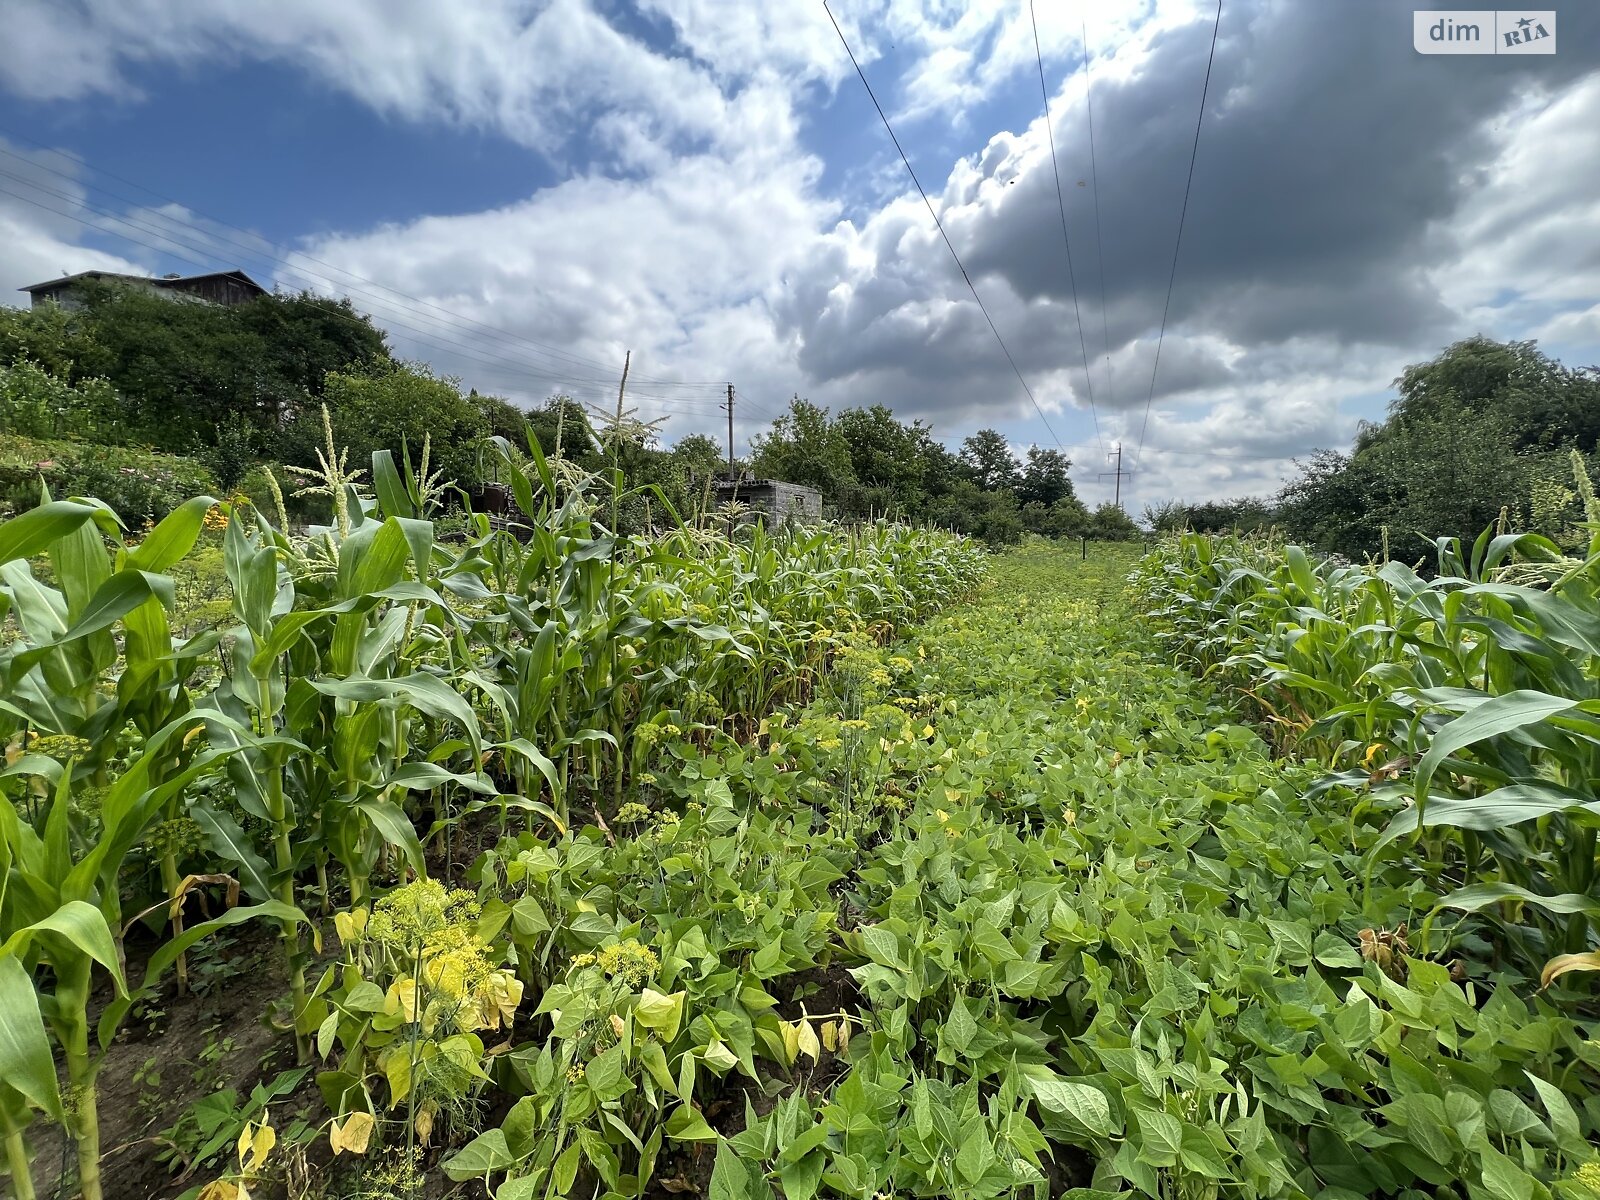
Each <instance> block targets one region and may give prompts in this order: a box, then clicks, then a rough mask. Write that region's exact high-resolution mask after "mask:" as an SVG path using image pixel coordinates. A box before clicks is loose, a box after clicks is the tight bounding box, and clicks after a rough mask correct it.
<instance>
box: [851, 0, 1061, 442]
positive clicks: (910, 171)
mask: <svg viewBox="0 0 1600 1200" xmlns="http://www.w3.org/2000/svg"><path fill="white" fill-rule="evenodd" d="M822 11H823V12H825V13H827V14H828V20H829V21H830V22H832V23H833V31H834V32H835V33H837V34H838V35H839V41H840V42H841V43H842V44H843V46H844V52H845V53H846V54H848V55H849V56H850V63H851V65H852V66H854V67H855V69H856V74H857V75H858V76H860V77H861V86H862V87H864V88H866V89H867V98H868V99H869V100H871V101H872V107H873V108H875V109H877V110H878V119H879V120H881V121H882V122H883V127H884V129H885V130H887V131H888V134H889V140H890V141H891V142H893V143H894V148H895V149H896V150H898V151H899V152H900V161H901V162H903V163H905V165H906V173H907V174H909V175H910V176H911V182H912V183H914V184H915V185H916V188H917V192H918V193H919V194H920V195H921V196H922V202H923V203H924V204H926V205H927V206H928V213H929V215H931V216H932V217H933V223H934V226H935V227H936V228H937V229H938V230H939V236H940V237H942V238H943V239H944V244H945V248H946V249H948V250H949V251H950V257H951V258H953V259H955V261H956V269H957V270H958V271H960V272H961V278H962V279H963V280H965V281H966V284H967V290H968V291H970V292H971V293H972V298H973V299H974V300H976V301H977V302H978V311H979V312H981V313H983V319H984V320H985V321H987V322H989V330H990V332H991V333H993V334H994V340H995V341H997V342H999V343H1000V351H1001V353H1003V354H1004V355H1005V356H1006V361H1007V362H1008V363H1010V364H1011V370H1012V371H1013V372H1014V373H1015V374H1016V377H1017V382H1018V383H1020V384H1021V385H1022V390H1023V392H1024V393H1025V394H1026V395H1027V397H1028V403H1030V404H1032V405H1033V411H1034V412H1036V413H1038V414H1039V420H1041V421H1043V422H1044V427H1045V429H1046V430H1047V431H1048V432H1049V434H1050V438H1051V440H1052V441H1054V442H1055V444H1056V447H1057V448H1058V449H1060V450H1063V451H1064V450H1065V449H1066V447H1065V446H1063V445H1062V444H1061V439H1060V438H1058V437H1056V431H1055V430H1054V429H1053V428H1051V426H1050V418H1049V417H1047V416H1045V415H1044V409H1042V408H1040V407H1039V401H1038V400H1037V399H1035V398H1034V395H1033V389H1032V388H1031V387H1029V386H1028V381H1027V380H1026V379H1024V378H1023V377H1022V368H1021V367H1019V366H1017V360H1016V359H1015V358H1013V357H1012V355H1011V350H1010V349H1009V348H1008V347H1007V346H1006V340H1005V338H1003V337H1001V336H1000V329H999V327H998V326H996V325H995V323H994V318H993V317H992V316H990V315H989V309H988V306H987V305H985V304H984V302H983V297H982V296H980V295H978V289H977V288H976V287H974V286H973V283H972V276H970V275H968V274H967V268H966V267H965V266H964V265H963V264H962V262H961V256H960V255H959V254H957V253H956V248H955V244H954V243H953V242H951V241H950V235H949V234H948V233H946V232H945V231H944V222H943V221H941V220H940V219H939V213H938V210H937V209H935V208H934V207H933V201H932V200H929V199H928V193H927V191H926V190H925V189H924V188H923V186H922V181H921V180H920V179H918V178H917V172H916V170H915V169H914V168H913V167H912V166H911V160H910V159H909V158H907V157H906V152H905V150H904V149H903V148H902V147H901V145H900V139H899V138H897V137H896V136H895V134H894V127H893V126H891V125H890V124H889V118H888V116H887V115H886V114H885V113H884V111H883V105H881V104H879V103H878V97H877V96H876V95H875V94H874V93H873V90H872V85H871V84H870V83H868V82H867V75H866V72H865V71H863V70H862V69H861V64H860V63H859V62H857V61H856V54H855V51H854V50H852V49H850V42H849V39H848V38H846V37H845V36H844V30H843V29H840V28H839V22H838V21H837V20H835V19H834V15H833V10H832V9H831V8H829V7H828V0H822Z"/></svg>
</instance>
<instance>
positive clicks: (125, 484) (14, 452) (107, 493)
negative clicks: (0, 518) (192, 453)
mask: <svg viewBox="0 0 1600 1200" xmlns="http://www.w3.org/2000/svg"><path fill="white" fill-rule="evenodd" d="M41 484H42V485H44V486H47V487H48V488H49V489H50V494H51V495H52V496H55V497H58V498H65V497H67V496H94V497H95V498H97V499H99V500H103V501H105V502H106V503H107V504H109V505H110V506H111V508H112V509H113V510H114V511H115V512H116V513H117V515H118V516H120V517H121V518H122V520H123V523H124V524H126V525H127V526H128V527H129V528H130V529H133V528H137V527H138V526H139V525H142V524H143V523H144V522H145V521H159V520H160V519H161V518H162V517H164V516H166V515H167V514H168V513H169V512H171V511H172V510H173V509H174V508H176V507H177V506H178V505H179V504H181V503H183V501H185V500H187V499H188V498H189V497H190V496H195V495H199V494H202V493H215V492H216V491H217V483H216V480H215V479H214V478H213V477H212V474H211V472H210V471H208V470H207V469H206V468H205V466H204V465H202V464H201V463H199V462H197V461H196V460H194V459H192V458H183V457H180V456H178V455H173V454H157V453H154V452H152V451H147V450H130V449H126V448H124V447H120V446H96V445H93V444H91V443H88V442H70V441H60V440H50V441H47V440H42V439H34V438H26V437H15V436H11V435H8V434H0V513H3V514H12V513H19V512H24V511H26V510H27V509H30V508H33V507H34V506H36V505H37V504H38V503H39V500H40V495H41Z"/></svg>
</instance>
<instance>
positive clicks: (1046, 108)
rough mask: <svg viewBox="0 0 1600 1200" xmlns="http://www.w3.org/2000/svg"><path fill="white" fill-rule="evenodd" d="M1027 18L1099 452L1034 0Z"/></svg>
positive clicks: (1097, 423) (1086, 346)
mask: <svg viewBox="0 0 1600 1200" xmlns="http://www.w3.org/2000/svg"><path fill="white" fill-rule="evenodd" d="M1028 20H1029V22H1030V23H1032V25H1033V56H1034V60H1035V61H1036V62H1037V63H1038V64H1039V94H1040V95H1041V96H1042V97H1044V131H1045V134H1046V135H1047V136H1048V137H1049V139H1050V169H1051V170H1052V171H1053V172H1055V177H1056V206H1057V207H1058V208H1059V209H1060V210H1061V244H1062V245H1063V246H1064V247H1066V251H1067V280H1068V282H1070V283H1071V284H1072V312H1073V315H1074V316H1075V317H1076V318H1077V320H1078V348H1079V349H1080V350H1082V351H1083V383H1084V387H1085V388H1086V389H1087V390H1088V393H1089V414H1090V416H1092V417H1093V418H1094V440H1095V441H1096V442H1098V443H1099V444H1100V453H1102V454H1104V453H1105V450H1106V443H1105V439H1104V438H1102V437H1101V436H1100V413H1099V411H1098V410H1097V409H1096V408H1095V405H1094V380H1093V379H1092V378H1090V375H1089V343H1088V342H1087V341H1085V340H1084V336H1083V311H1082V310H1081V309H1080V308H1079V307H1078V278H1077V276H1076V275H1075V274H1074V273H1073V270H1072V239H1071V238H1070V237H1068V236H1067V196H1066V193H1065V192H1063V191H1062V190H1061V164H1060V163H1059V162H1058V161H1057V160H1056V135H1055V127H1054V124H1053V122H1052V120H1051V117H1050V90H1049V89H1048V88H1047V87H1046V86H1045V82H1044V53H1043V52H1042V51H1041V50H1040V49H1039V22H1038V19H1037V18H1036V17H1035V16H1034V12H1033V0H1028Z"/></svg>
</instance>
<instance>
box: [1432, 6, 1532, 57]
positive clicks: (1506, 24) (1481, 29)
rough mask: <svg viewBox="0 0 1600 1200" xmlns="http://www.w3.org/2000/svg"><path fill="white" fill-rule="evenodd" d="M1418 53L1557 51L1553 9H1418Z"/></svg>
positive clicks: (1528, 52)
mask: <svg viewBox="0 0 1600 1200" xmlns="http://www.w3.org/2000/svg"><path fill="white" fill-rule="evenodd" d="M1411 41H1412V45H1414V46H1416V48H1417V53H1418V54H1554V53H1555V52H1556V14H1555V10H1554V9H1549V8H1545V9H1537V10H1533V9H1500V10H1498V11H1496V10H1495V9H1478V8H1451V9H1438V8H1429V9H1418V10H1417V11H1416V12H1415V13H1413V14H1412V27H1411Z"/></svg>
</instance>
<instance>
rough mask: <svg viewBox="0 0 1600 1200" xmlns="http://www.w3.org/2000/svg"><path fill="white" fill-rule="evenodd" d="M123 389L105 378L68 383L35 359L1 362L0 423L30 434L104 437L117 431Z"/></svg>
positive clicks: (40, 435)
mask: <svg viewBox="0 0 1600 1200" xmlns="http://www.w3.org/2000/svg"><path fill="white" fill-rule="evenodd" d="M116 411H117V393H116V390H115V389H114V388H112V386H111V385H110V384H109V383H107V382H106V381H105V380H104V379H84V380H80V381H79V382H78V383H77V384H76V385H73V384H70V383H68V382H67V381H66V380H65V379H63V378H62V377H60V376H59V375H55V374H53V373H51V372H50V371H48V370H46V369H45V368H44V367H42V366H40V365H39V364H38V363H36V362H34V361H33V360H32V359H27V358H22V359H18V360H17V361H16V362H14V363H11V364H10V365H9V366H4V365H0V428H3V429H5V430H6V432H8V433H15V434H21V435H22V436H24V437H35V438H49V437H89V438H93V437H99V436H103V435H106V434H108V433H112V432H114V431H115V425H116Z"/></svg>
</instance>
